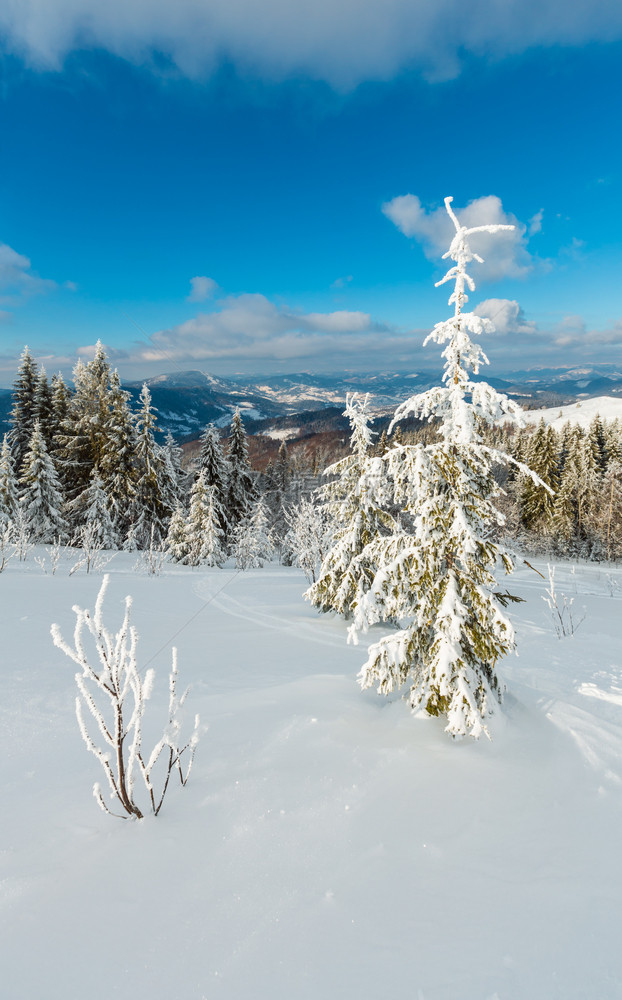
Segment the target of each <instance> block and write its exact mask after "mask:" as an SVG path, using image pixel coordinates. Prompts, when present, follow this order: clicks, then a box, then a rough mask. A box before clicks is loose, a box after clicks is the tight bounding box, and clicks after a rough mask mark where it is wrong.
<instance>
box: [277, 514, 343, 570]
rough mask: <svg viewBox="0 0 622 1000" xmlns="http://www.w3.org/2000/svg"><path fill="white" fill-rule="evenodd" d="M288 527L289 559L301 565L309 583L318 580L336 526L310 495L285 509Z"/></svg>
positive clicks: (286, 543) (286, 540) (286, 538)
mask: <svg viewBox="0 0 622 1000" xmlns="http://www.w3.org/2000/svg"><path fill="white" fill-rule="evenodd" d="M285 517H286V519H287V523H288V525H289V530H288V532H287V535H286V536H285V549H286V551H287V553H288V555H289V559H290V562H291V563H292V564H295V565H296V566H300V568H301V570H302V571H303V573H304V574H305V576H306V578H307V580H308V581H309V583H315V580H316V579H317V573H318V570H319V568H320V566H321V565H322V563H323V561H324V559H325V558H326V554H327V552H328V550H329V548H330V543H331V538H332V528H333V526H332V525H331V524H330V522H329V521H328V518H327V516H326V512H325V510H324V508H323V507H321V506H320V505H319V504H315V503H314V502H313V500H311V499H310V498H309V497H301V498H300V500H299V502H298V503H297V504H295V505H294V506H292V507H289V508H288V509H287V510H286V511H285Z"/></svg>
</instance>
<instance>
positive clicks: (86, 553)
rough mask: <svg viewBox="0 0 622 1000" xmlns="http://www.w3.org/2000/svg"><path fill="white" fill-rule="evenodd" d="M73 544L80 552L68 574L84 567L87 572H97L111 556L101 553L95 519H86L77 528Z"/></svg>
mask: <svg viewBox="0 0 622 1000" xmlns="http://www.w3.org/2000/svg"><path fill="white" fill-rule="evenodd" d="M74 544H77V546H78V547H79V548H80V549H81V551H82V554H81V556H80V558H79V559H78V561H77V562H76V563H75V564H74V565H73V566H72V567H71V569H70V570H69V576H73V574H74V573H77V572H78V570H80V569H82V568H84V570H85V571H86V572H87V573H90V572H91V571H93V572H95V573H98V572H100V571H101V570H102V569H104V568H105V567H106V566H107V565H108V563H109V562H110V560H111V559H112V556H105V555H103V554H102V553H103V549H104V546H103V544H102V541H101V538H100V534H99V528H98V526H97V524H96V522H95V521H87V523H86V524H83V525H82V527H81V528H79V529H78V531H77V532H76V535H75V538H74Z"/></svg>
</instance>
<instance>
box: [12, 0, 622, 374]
mask: <svg viewBox="0 0 622 1000" xmlns="http://www.w3.org/2000/svg"><path fill="white" fill-rule="evenodd" d="M170 6H171V5H170V4H164V3H163V0H162V2H161V0H151V2H150V3H149V4H145V3H144V2H142V0H125V2H124V3H121V0H109V3H108V4H107V5H105V7H104V8H102V9H100V6H99V5H97V6H96V5H94V4H93V2H92V0H46V2H45V3H44V2H43V0H30V2H29V4H24V5H16V6H14V7H13V8H11V17H10V18H9V15H7V14H6V13H0V39H1V45H2V48H3V52H4V59H3V69H2V87H1V89H0V158H1V159H0V163H1V167H2V172H1V177H2V184H1V185H0V244H1V246H0V320H1V322H0V384H5V385H6V384H10V383H11V381H12V379H13V377H14V374H15V369H16V365H17V358H18V356H19V353H20V352H21V349H22V347H23V345H24V344H25V343H28V344H29V346H30V347H31V349H32V350H33V352H34V353H35V354H36V355H37V356H38V357H39V358H40V359H41V360H42V362H43V363H44V364H45V365H46V367H47V368H48V370H49V371H54V370H56V369H58V368H61V369H62V370H63V371H65V372H70V370H71V367H72V365H73V364H74V363H75V360H76V358H77V357H78V356H79V355H81V356H85V357H87V356H88V355H89V351H90V349H91V347H92V345H93V344H94V343H95V341H96V340H97V339H98V338H100V339H101V340H102V341H103V342H104V343H105V344H106V346H107V348H108V350H109V352H110V354H111V356H112V358H113V360H114V362H115V364H117V365H118V366H119V369H120V371H121V374H122V376H124V377H132V378H140V377H142V376H147V375H151V374H156V373H158V372H162V371H171V370H174V369H176V368H180V369H188V368H201V369H203V370H208V371H212V372H215V373H220V374H228V373H233V372H249V373H255V374H257V373H270V372H276V371H290V372H291V371H300V370H310V371H332V370H335V371H342V370H343V369H347V368H350V369H353V370H366V369H367V370H373V369H376V368H380V369H382V370H388V369H392V368H396V369H405V368H413V369H415V370H416V369H417V368H419V369H420V368H427V369H433V368H435V367H436V366H438V365H439V360H438V358H437V357H436V356H435V349H434V348H427V349H426V350H425V351H423V350H422V348H421V342H422V339H423V335H424V333H425V332H426V331H427V330H428V329H429V327H430V326H431V325H432V324H433V323H434V322H437V321H438V320H441V319H443V318H444V317H445V316H446V315H447V314H448V306H447V289H446V288H442V289H435V288H434V281H435V280H438V278H439V277H440V276H441V275H442V273H443V265H442V263H441V261H440V256H441V254H442V253H443V251H444V249H445V247H446V242H447V234H448V233H449V232H450V231H451V230H450V229H448V228H447V225H448V223H447V220H446V216H445V215H444V211H443V210H442V205H443V198H444V197H445V195H452V196H453V197H454V206H455V207H456V209H457V211H458V214H459V215H460V210H461V209H462V210H463V213H462V214H463V216H464V218H465V221H467V222H468V223H469V224H477V222H484V223H485V222H512V223H515V224H516V226H517V229H516V231H515V232H514V234H512V235H511V236H504V237H497V238H496V240H495V242H494V243H493V242H490V243H487V244H486V245H485V247H483V248H482V251H483V256H485V257H486V263H485V265H483V266H482V267H480V268H477V269H476V268H475V267H474V270H473V275H474V277H475V280H476V282H477V289H476V292H475V293H474V295H473V296H472V299H471V305H472V306H473V307H477V309H478V311H481V312H482V313H483V314H487V315H490V316H493V317H494V320H495V323H496V324H497V327H498V333H497V334H494V335H493V336H492V337H491V338H490V340H488V341H487V344H486V348H487V351H488V353H489V356H490V358H491V362H492V363H493V365H494V370H495V371H496V372H498V373H501V372H505V371H511V370H516V369H524V368H528V367H531V366H537V365H545V366H558V365H565V364H587V363H603V362H610V363H614V364H618V363H622V357H621V354H620V350H621V346H622V302H621V299H620V293H619V289H620V284H621V279H620V272H621V269H622V268H621V266H622V238H621V236H620V225H619V219H620V217H621V208H622V175H621V170H620V163H621V162H622V157H621V153H622V149H621V146H622V136H621V130H620V127H619V102H620V94H621V93H622V79H621V77H622V5H620V4H619V3H617V2H616V3H614V2H611V3H609V2H608V0H601V2H600V3H596V4H594V3H590V4H588V3H587V2H586V0H581V2H578V3H576V4H575V5H574V6H573V11H572V12H571V13H570V14H569V13H568V10H567V8H565V7H564V5H563V4H562V3H561V0H539V2H538V3H535V0H534V3H533V4H530V3H526V2H525V0H522V2H521V3H520V4H519V3H517V2H516V3H514V2H512V0H508V2H507V3H506V4H504V5H498V4H495V3H493V2H492V0H480V2H479V3H478V4H474V5H471V7H470V9H469V12H468V17H467V16H466V14H464V13H463V12H462V7H459V6H458V5H457V4H455V3H454V0H438V3H437V4H436V5H434V11H433V12H432V7H431V5H430V4H427V3H426V4H424V3H422V2H418V0H392V2H390V3H389V2H383V3H382V4H381V3H380V2H379V0H338V2H337V3H336V4H335V3H333V4H332V5H330V4H327V3H326V2H325V0H316V2H315V3H314V4H313V6H312V7H311V6H308V5H307V4H305V3H301V4H299V5H293V4H292V5H291V6H289V5H285V6H283V5H282V4H280V3H279V2H278V0H266V3H265V4H264V5H261V12H262V16H261V17H259V13H258V11H259V7H258V5H256V4H255V3H254V2H253V3H251V0H229V3H228V4H224V0H179V3H178V4H176V5H175V8H174V11H172V10H171V9H170ZM26 10H27V13H28V16H26V14H23V12H24V11H26ZM22 14H23V16H22ZM449 225H450V224H449ZM491 373H492V371H491Z"/></svg>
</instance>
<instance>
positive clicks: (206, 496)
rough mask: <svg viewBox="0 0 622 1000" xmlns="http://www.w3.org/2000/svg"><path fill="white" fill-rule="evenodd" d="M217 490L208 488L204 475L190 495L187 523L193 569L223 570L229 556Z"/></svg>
mask: <svg viewBox="0 0 622 1000" xmlns="http://www.w3.org/2000/svg"><path fill="white" fill-rule="evenodd" d="M220 523H221V511H220V505H219V503H218V500H217V499H216V490H215V488H214V487H213V486H207V485H206V483H205V477H204V475H203V473H202V472H201V473H200V474H199V478H198V479H197V481H196V483H195V484H194V486H193V487H192V493H191V494H190V512H189V514H188V520H187V521H186V531H187V535H186V537H187V544H188V554H187V556H186V559H185V562H186V563H187V564H188V565H189V566H200V565H201V564H205V565H207V566H222V565H223V563H224V562H225V561H226V558H227V555H226V551H225V545H224V536H223V531H222V528H221V527H220Z"/></svg>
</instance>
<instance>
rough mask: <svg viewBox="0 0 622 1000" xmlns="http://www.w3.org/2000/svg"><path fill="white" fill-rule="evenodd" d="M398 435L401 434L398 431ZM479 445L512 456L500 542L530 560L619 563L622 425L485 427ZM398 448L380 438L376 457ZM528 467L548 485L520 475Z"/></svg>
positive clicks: (408, 438)
mask: <svg viewBox="0 0 622 1000" xmlns="http://www.w3.org/2000/svg"><path fill="white" fill-rule="evenodd" d="M397 430H398V432H399V428H398V429H397ZM480 430H481V433H482V435H483V438H484V441H485V442H486V443H487V444H488V445H490V446H491V447H495V448H498V449H500V450H501V451H504V452H506V453H508V454H509V455H511V456H512V458H513V459H514V462H515V463H516V464H513V465H510V466H509V467H507V468H506V467H500V468H497V469H496V471H495V477H496V479H497V481H498V482H499V484H500V485H501V487H502V489H503V491H504V492H503V494H502V495H501V496H500V497H498V498H497V500H496V505H497V507H498V509H499V512H500V513H501V514H502V515H503V518H504V523H503V524H500V525H499V527H498V532H497V540H503V541H505V542H508V543H512V544H513V545H515V546H516V547H517V548H519V549H521V550H522V551H525V552H528V553H533V554H534V555H551V556H558V557H562V558H563V557H568V558H580V559H591V560H617V559H620V558H622V422H621V421H620V420H603V419H601V417H600V416H596V417H595V418H594V419H593V420H592V422H591V423H590V425H589V427H587V428H583V427H581V426H579V425H578V424H576V423H571V422H570V421H568V422H566V423H565V424H564V426H563V427H562V428H561V429H560V430H556V429H555V428H553V427H551V426H550V425H548V426H547V425H546V424H545V423H544V421H543V420H540V422H539V423H538V424H535V425H534V424H528V425H527V426H526V427H524V428H521V429H517V428H516V427H515V426H514V425H512V424H504V425H500V426H499V425H498V426H495V427H493V428H490V427H482V428H481V429H480ZM433 438H434V425H433V424H428V425H425V426H423V427H421V428H419V429H417V430H414V431H407V432H405V433H404V441H405V442H406V443H408V444H412V443H415V442H419V443H422V444H428V443H429V442H430V441H431V440H432V439H433ZM394 442H395V433H394V434H393V435H392V437H391V438H389V440H388V442H387V441H386V440H385V439H384V437H383V438H381V440H380V442H379V444H378V445H377V446H376V449H375V453H376V454H384V453H385V451H386V449H387V448H388V447H389V445H390V444H393V443H394ZM521 465H523V466H527V467H528V468H529V469H531V470H533V471H534V472H535V473H537V475H538V476H539V477H540V479H541V480H542V482H543V483H544V484H546V486H548V490H547V489H546V488H545V487H544V486H538V485H535V484H534V482H533V479H532V478H531V477H530V476H529V475H526V474H525V473H523V472H521Z"/></svg>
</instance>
